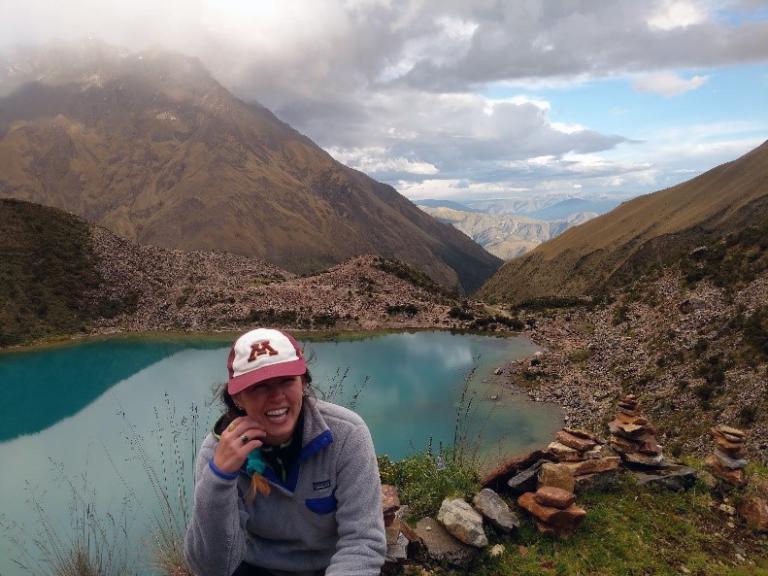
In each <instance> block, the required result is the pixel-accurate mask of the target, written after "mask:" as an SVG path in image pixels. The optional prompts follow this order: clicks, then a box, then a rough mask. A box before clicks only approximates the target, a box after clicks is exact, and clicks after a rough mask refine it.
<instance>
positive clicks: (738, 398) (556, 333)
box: [510, 230, 768, 463]
mask: <svg viewBox="0 0 768 576" xmlns="http://www.w3.org/2000/svg"><path fill="white" fill-rule="evenodd" d="M765 232H768V230H763V233H762V234H761V235H760V238H761V240H760V241H758V242H757V243H755V244H753V245H751V246H750V247H748V248H747V249H745V250H744V251H743V252H742V253H743V254H750V255H751V256H752V257H754V254H755V253H756V250H759V251H760V254H761V255H762V256H761V258H762V260H761V259H755V260H753V264H754V268H753V269H752V270H750V271H749V277H748V278H745V277H740V276H739V275H737V274H731V275H728V276H727V277H719V276H717V275H713V274H709V273H708V272H707V271H706V270H707V269H706V268H702V267H699V265H698V264H694V265H693V268H694V269H695V270H697V274H691V273H690V270H688V271H686V268H685V267H683V269H682V270H681V269H679V268H669V269H666V270H664V271H663V272H661V273H658V274H657V275H655V276H654V277H649V278H646V279H640V280H638V281H637V282H636V283H633V284H631V285H629V286H627V287H626V288H624V289H623V290H620V291H617V292H615V293H614V295H613V296H612V299H611V301H609V302H604V303H602V304H588V303H585V304H584V305H582V306H576V307H574V306H567V307H561V308H556V307H549V308H543V309H540V310H538V311H532V310H528V311H527V312H526V313H525V314H526V317H525V318H524V320H527V321H528V322H529V323H530V324H534V325H535V328H534V329H533V330H532V337H533V339H534V340H535V341H537V342H539V343H540V344H542V345H544V346H545V347H546V348H547V350H546V352H544V354H542V355H541V356H538V357H536V358H533V359H529V360H527V361H522V362H519V363H515V364H513V366H512V367H511V376H510V381H511V383H512V385H513V386H515V387H518V388H521V389H524V390H527V391H528V393H529V394H530V396H531V397H533V398H535V399H537V400H542V401H552V402H557V403H558V404H560V405H562V406H563V408H564V409H565V411H566V414H567V419H568V420H569V422H570V424H571V425H575V426H583V427H586V428H587V429H591V430H600V429H602V428H603V427H604V425H605V423H606V422H607V420H608V419H609V418H610V416H611V415H612V414H613V413H614V412H615V410H616V404H615V403H616V399H617V398H619V397H621V396H622V395H624V394H626V393H634V394H636V395H637V396H639V397H640V398H641V401H642V403H643V405H644V406H646V411H647V412H648V414H649V417H650V418H651V420H652V421H653V422H655V423H656V424H657V425H658V429H659V430H660V431H662V436H661V437H660V442H661V444H663V445H664V446H665V447H666V448H665V449H666V450H667V452H668V453H670V454H671V455H673V456H675V455H679V454H682V453H698V454H699V455H702V456H703V455H704V454H705V453H706V451H707V446H708V443H709V429H710V427H711V426H713V425H715V424H718V423H722V424H729V425H734V426H739V427H743V428H745V429H746V430H747V431H748V441H747V446H748V449H749V451H750V453H751V455H752V457H753V458H756V459H758V460H760V461H762V462H763V463H765V462H766V461H768V456H767V455H768V441H767V440H766V438H768V305H767V303H768V262H766V255H768V250H767V249H768V240H767V239H768V235H766V234H765ZM732 250H733V247H732ZM731 254H732V255H733V251H732V252H731ZM693 258H698V257H697V256H696V255H694V256H693ZM696 262H698V259H697V260H696ZM562 303H563V304H568V303H567V301H562ZM556 304H557V303H556V302H554V301H551V302H550V303H549V305H550V306H553V305H556ZM540 305H541V306H545V305H546V304H545V303H540Z"/></svg>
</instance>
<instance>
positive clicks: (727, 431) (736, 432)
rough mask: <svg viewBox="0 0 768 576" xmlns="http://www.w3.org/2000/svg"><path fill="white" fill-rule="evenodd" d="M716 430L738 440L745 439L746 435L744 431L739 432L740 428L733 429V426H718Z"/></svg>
mask: <svg viewBox="0 0 768 576" xmlns="http://www.w3.org/2000/svg"><path fill="white" fill-rule="evenodd" d="M714 429H715V430H717V431H719V432H722V433H723V434H730V435H731V436H735V437H736V438H742V439H743V438H745V437H746V433H745V432H744V430H739V429H738V428H732V427H731V426H726V425H725V424H718V425H717V426H715V428H714Z"/></svg>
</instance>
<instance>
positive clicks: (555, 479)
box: [539, 462, 576, 492]
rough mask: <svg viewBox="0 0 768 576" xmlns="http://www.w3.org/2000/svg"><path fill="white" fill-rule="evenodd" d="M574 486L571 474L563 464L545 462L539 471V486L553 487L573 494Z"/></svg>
mask: <svg viewBox="0 0 768 576" xmlns="http://www.w3.org/2000/svg"><path fill="white" fill-rule="evenodd" d="M575 485H576V482H575V480H574V479H573V472H571V470H570V468H568V466H567V465H565V464H554V463H551V462H547V463H545V464H542V466H541V469H540V470H539V486H554V487H555V488H562V489H563V490H565V491H567V492H573V489H574V487H575Z"/></svg>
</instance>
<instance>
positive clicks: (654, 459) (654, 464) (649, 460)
mask: <svg viewBox="0 0 768 576" xmlns="http://www.w3.org/2000/svg"><path fill="white" fill-rule="evenodd" d="M621 457H622V458H623V459H624V461H625V462H627V463H628V464H635V465H637V466H646V467H648V468H660V467H662V466H664V456H662V455H661V454H658V455H656V456H649V455H647V454H639V453H637V452H634V453H633V452H625V453H624V454H622V456H621Z"/></svg>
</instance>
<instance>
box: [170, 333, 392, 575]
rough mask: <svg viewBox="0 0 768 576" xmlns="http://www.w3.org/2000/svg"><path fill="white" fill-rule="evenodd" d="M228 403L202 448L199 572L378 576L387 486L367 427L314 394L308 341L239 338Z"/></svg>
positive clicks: (190, 549)
mask: <svg viewBox="0 0 768 576" xmlns="http://www.w3.org/2000/svg"><path fill="white" fill-rule="evenodd" d="M228 369H229V379H228V381H227V385H226V387H225V389H224V390H223V391H222V399H223V401H224V404H225V406H226V412H225V413H224V414H223V415H222V416H221V418H219V420H218V421H217V423H216V425H215V426H214V429H213V432H212V433H211V434H209V435H208V437H207V438H206V439H205V442H204V443H203V445H202V447H201V449H200V452H199V454H198V456H197V462H196V466H195V497H194V508H193V515H192V521H191V523H190V525H189V527H188V529H187V535H186V539H185V554H186V558H187V562H188V563H189V565H190V567H191V568H192V570H193V571H194V572H195V573H197V574H206V575H221V576H230V575H232V574H235V575H238V576H254V575H288V574H296V575H298V574H301V575H306V576H309V575H317V574H327V575H336V576H340V575H345V574H349V575H351V574H356V575H367V574H370V575H374V574H378V573H379V571H380V568H381V566H382V564H383V563H384V553H385V548H386V544H385V538H384V524H383V518H382V515H381V484H380V480H379V472H378V467H377V463H376V455H375V451H374V449H373V442H372V440H371V435H370V433H369V431H368V428H367V426H366V425H365V423H364V422H363V420H362V419H361V418H360V417H359V416H357V415H356V414H355V413H354V412H351V411H350V410H347V409H346V408H342V407H340V406H336V405H334V404H330V403H328V402H323V401H320V400H317V399H316V398H314V397H313V396H312V395H310V394H309V389H310V388H309V387H310V384H311V377H310V375H309V372H308V370H307V366H306V362H305V361H304V357H303V354H302V351H301V348H300V347H299V344H298V343H297V342H296V340H294V339H293V337H291V336H290V335H289V334H287V333H285V332H282V331H279V330H273V329H267V328H258V329H255V330H251V331H250V332H247V333H246V334H243V335H242V336H241V337H240V338H238V339H237V340H236V341H235V343H234V345H233V346H232V349H231V351H230V354H229V361H228Z"/></svg>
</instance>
